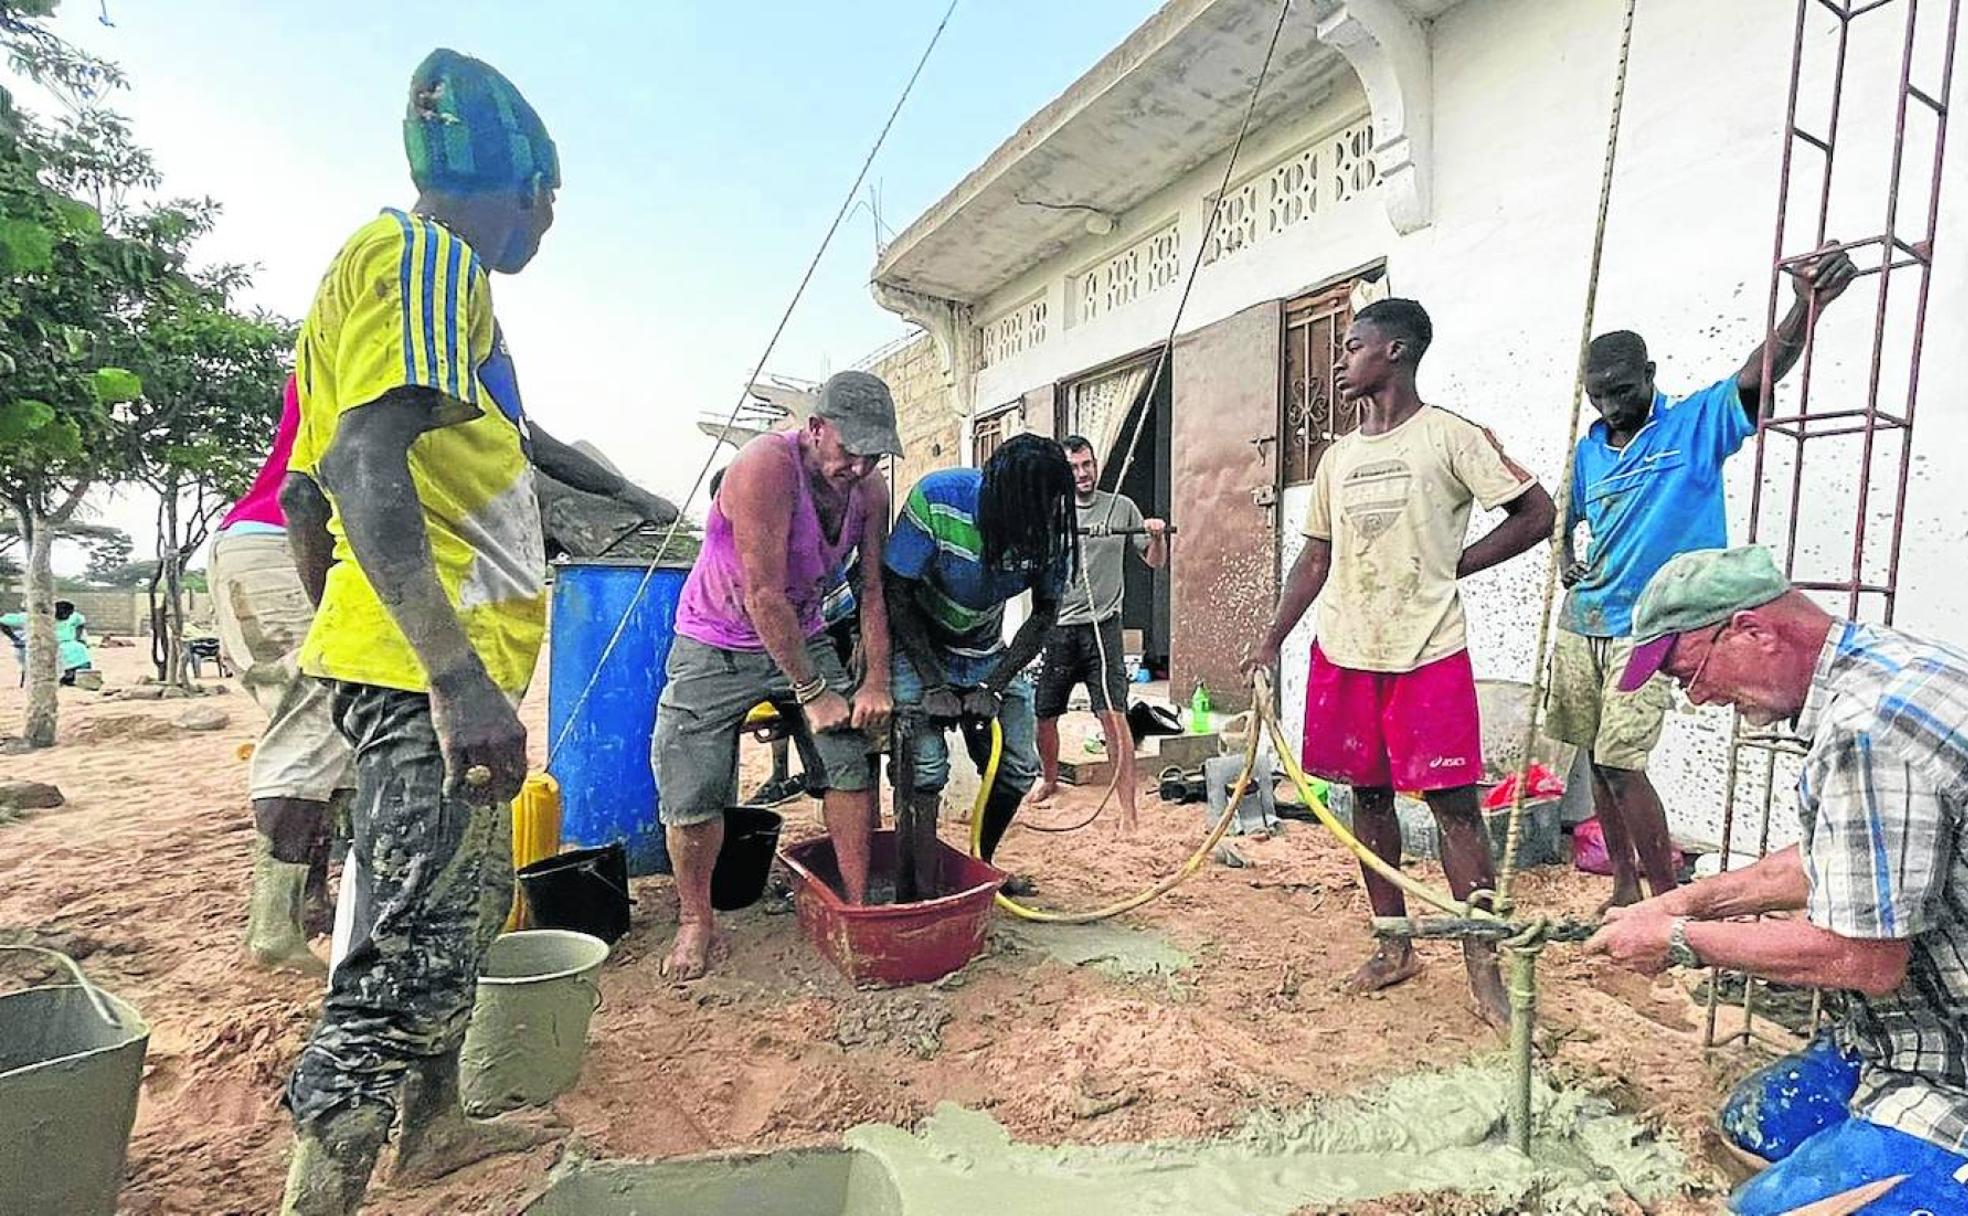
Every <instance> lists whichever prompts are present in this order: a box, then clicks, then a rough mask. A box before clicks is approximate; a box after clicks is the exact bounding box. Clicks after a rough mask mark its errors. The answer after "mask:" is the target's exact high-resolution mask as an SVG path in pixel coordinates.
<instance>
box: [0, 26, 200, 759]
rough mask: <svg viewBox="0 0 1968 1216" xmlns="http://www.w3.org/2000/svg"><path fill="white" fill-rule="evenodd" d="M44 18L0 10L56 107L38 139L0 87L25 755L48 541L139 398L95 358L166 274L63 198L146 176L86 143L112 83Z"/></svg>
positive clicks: (46, 720)
mask: <svg viewBox="0 0 1968 1216" xmlns="http://www.w3.org/2000/svg"><path fill="white" fill-rule="evenodd" d="M53 8H54V4H53V3H52V2H51V0H0V50H4V52H5V53H6V56H7V59H8V62H9V64H10V65H11V66H12V67H13V68H14V69H15V70H16V71H17V72H19V73H21V74H23V75H25V76H26V77H28V78H29V79H31V80H33V81H35V82H37V83H38V84H40V85H42V86H43V87H44V88H46V89H47V90H48V91H49V92H51V93H52V94H53V95H54V96H55V97H56V98H57V99H58V100H59V101H60V102H61V104H62V105H64V106H65V107H66V108H67V110H68V115H67V117H66V118H65V119H63V120H62V121H61V122H60V123H59V124H58V125H57V127H56V129H55V130H53V131H50V130H49V129H47V128H44V127H43V126H41V125H40V124H39V123H37V122H35V121H34V120H33V119H32V118H31V117H30V116H29V115H27V114H26V113H25V112H23V111H21V110H19V109H18V108H17V107H16V106H15V105H14V102H13V98H12V96H11V94H8V93H6V92H5V91H4V90H0V504H4V505H5V506H7V507H9V508H11V510H12V512H13V513H14V515H15V516H16V518H17V519H18V521H19V525H20V528H21V531H22V532H23V534H24V536H25V539H26V545H27V563H26V566H27V569H26V593H27V594H26V600H27V611H28V656H27V657H28V703H27V714H26V720H25V722H24V724H23V730H22V735H23V737H24V738H25V740H26V742H27V743H28V745H29V746H34V747H46V746H48V745H50V744H52V743H53V742H54V737H55V717H56V709H57V707H56V700H55V687H56V679H57V673H56V655H55V639H54V604H53V589H54V571H53V568H52V565H51V559H52V553H53V548H54V540H55V537H56V535H57V532H58V530H59V529H60V528H61V527H62V526H64V525H65V524H67V523H69V522H70V521H71V520H72V518H73V516H74V515H75V512H76V510H77V508H79V507H80V506H81V504H82V500H83V498H84V497H85V496H86V495H87V494H88V492H89V490H90V489H91V488H92V487H93V486H95V485H97V484H98V483H99V482H100V481H101V480H103V478H104V477H105V475H107V474H109V473H110V472H111V471H112V470H111V469H110V467H109V466H110V462H112V461H113V460H115V459H116V458H117V455H118V454H119V453H120V452H122V451H123V450H124V447H123V445H122V444H121V443H119V442H118V438H119V437H118V435H117V431H118V428H119V425H120V420H119V419H118V418H117V416H116V411H117V408H118V407H119V406H121V405H123V404H125V403H127V402H130V401H132V400H134V399H136V397H137V396H138V395H139V394H140V392H141V389H142V385H141V383H140V382H139V381H138V379H137V377H136V376H135V375H134V374H132V373H131V372H129V371H127V370H125V369H123V368H120V367H117V366H116V365H114V364H113V363H111V362H110V361H109V360H108V358H107V357H106V351H107V350H108V349H109V347H110V346H111V345H112V342H113V339H114V338H115V337H116V336H117V334H118V331H119V330H121V329H123V328H125V327H126V326H127V324H128V318H129V317H130V316H131V315H133V314H134V312H135V311H136V309H137V306H138V305H139V304H140V303H141V301H142V300H143V298H144V297H145V295H146V294H147V293H148V292H150V291H151V290H153V289H154V288H155V287H156V286H157V285H158V284H159V283H160V282H162V281H163V280H164V279H166V278H167V277H169V276H170V274H171V273H173V270H174V268H173V267H172V266H170V265H169V261H168V257H167V256H166V255H164V254H162V253H160V251H158V250H156V249H154V248H151V247H149V246H146V245H145V244H143V243H142V242H140V241H136V240H131V239H127V238H125V237H123V236H121V235H119V234H117V233H115V232H113V231H111V229H110V228H109V226H108V225H106V224H105V222H104V216H103V211H102V209H101V207H100V206H97V205H92V204H91V203H90V202H85V201H83V200H82V199H81V198H78V197H77V196H76V195H75V193H74V192H73V191H71V190H69V189H67V188H65V185H66V183H67V182H68V181H71V180H76V179H88V180H90V181H92V182H93V183H94V184H96V185H98V186H101V185H113V186H115V187H116V188H117V189H121V188H127V187H131V186H148V185H149V184H152V183H154V181H155V172H154V170H153V169H152V168H151V166H150V163H149V160H148V158H146V157H143V156H141V155H140V154H139V155H136V156H135V157H134V158H131V157H129V156H128V155H127V154H128V153H130V152H131V151H132V150H133V149H132V146H131V145H130V144H129V142H128V140H127V139H126V140H124V141H123V142H122V144H121V145H102V146H100V147H96V146H95V145H92V144H91V140H92V139H97V138H98V137H99V136H100V134H101V121H102V119H101V115H102V114H104V113H105V112H104V111H101V109H100V107H99V105H98V104H97V103H98V99H99V98H100V97H101V96H102V95H103V93H104V92H106V91H107V90H109V89H112V88H115V87H118V86H120V85H121V83H122V78H121V76H120V74H119V73H118V72H117V71H116V69H115V68H114V67H113V66H111V65H109V64H106V63H103V62H102V61H100V60H98V59H95V58H94V57H92V56H89V55H86V54H84V53H82V52H80V51H78V50H76V49H75V48H73V47H71V46H69V45H68V44H67V43H65V42H63V41H62V40H61V39H59V38H57V37H55V36H54V35H53V34H52V33H50V32H49V31H48V30H47V29H46V28H45V27H44V26H43V25H42V24H41V19H44V18H46V17H47V16H48V14H49V13H50V12H51V11H52V10H53ZM98 143H100V140H98ZM92 147H95V151H90V149H91V148H92ZM118 157H122V158H123V159H122V160H121V161H119V160H118V159H117V158H118ZM112 170H113V171H114V173H115V174H116V175H118V176H116V177H115V178H114V179H113V180H112V176H111V174H112ZM93 193H94V194H95V196H96V200H97V201H100V200H101V199H102V198H103V193H102V191H101V190H95V191H93Z"/></svg>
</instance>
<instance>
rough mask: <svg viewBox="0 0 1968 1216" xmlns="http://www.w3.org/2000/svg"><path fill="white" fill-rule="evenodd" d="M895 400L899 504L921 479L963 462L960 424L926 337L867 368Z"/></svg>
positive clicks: (952, 395)
mask: <svg viewBox="0 0 1968 1216" xmlns="http://www.w3.org/2000/svg"><path fill="white" fill-rule="evenodd" d="M868 370H869V371H871V372H873V373H874V374H875V375H877V376H880V377H881V378H882V379H883V380H885V381H887V382H888V391H889V392H890V393H892V394H894V397H895V421H896V429H897V430H899V431H900V432H901V433H902V448H903V453H904V454H903V456H902V458H901V459H900V460H897V461H896V462H895V479H894V484H895V492H896V497H897V498H898V499H899V498H900V497H901V496H902V495H903V494H906V493H908V491H909V487H911V486H913V485H915V484H916V481H917V480H918V479H919V478H921V477H922V475H923V474H925V473H929V472H932V471H934V470H936V469H947V468H950V467H951V466H953V465H958V464H961V463H963V456H964V451H963V423H962V421H961V420H960V419H959V418H958V417H957V415H956V412H955V410H956V391H955V389H954V388H953V387H952V385H951V384H950V378H949V376H948V375H947V374H946V373H945V372H944V370H943V358H942V356H941V355H939V354H938V353H937V350H936V341H935V339H933V338H931V337H930V336H929V335H928V334H926V333H925V334H920V335H918V336H917V337H916V340H915V341H913V342H910V343H909V344H908V345H906V346H903V347H902V348H901V349H899V350H896V351H894V352H893V353H891V354H888V355H886V356H884V357H882V358H881V359H879V360H877V361H876V362H875V363H874V364H872V365H870V366H869V368H868Z"/></svg>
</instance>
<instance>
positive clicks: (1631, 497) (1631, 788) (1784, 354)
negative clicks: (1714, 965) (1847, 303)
mask: <svg viewBox="0 0 1968 1216" xmlns="http://www.w3.org/2000/svg"><path fill="white" fill-rule="evenodd" d="M1856 274H1857V271H1856V269H1855V268H1854V266H1853V265H1852V259H1851V258H1850V257H1849V256H1848V255H1847V254H1846V253H1845V252H1844V251H1843V250H1841V249H1838V248H1837V247H1836V242H1832V243H1831V244H1829V245H1827V246H1826V250H1825V252H1823V253H1821V254H1820V255H1819V256H1818V257H1817V258H1815V259H1813V260H1811V261H1809V262H1807V263H1804V264H1803V265H1801V266H1800V267H1798V269H1797V270H1796V271H1795V273H1794V276H1793V278H1794V282H1793V286H1794V287H1795V288H1796V300H1795V301H1794V302H1793V303H1792V305H1791V308H1790V311H1789V313H1788V314H1787V315H1785V317H1784V318H1783V320H1782V321H1781V322H1780V323H1779V324H1778V326H1777V328H1776V331H1775V333H1774V334H1773V335H1772V338H1771V341H1770V344H1769V345H1770V350H1769V355H1770V371H1771V374H1772V376H1773V377H1776V378H1781V377H1782V376H1783V375H1784V374H1785V373H1786V372H1788V371H1789V370H1790V369H1791V367H1792V366H1793V365H1795V364H1796V362H1797V359H1798V356H1799V355H1801V354H1802V353H1803V351H1804V344H1805V342H1806V340H1807V339H1808V337H1809V335H1810V333H1811V330H1812V328H1813V327H1814V326H1815V325H1816V324H1817V319H1818V316H1819V314H1820V312H1822V310H1823V309H1824V307H1825V305H1827V304H1829V303H1830V302H1831V301H1833V300H1835V299H1837V298H1838V296H1839V295H1840V293H1842V292H1843V291H1844V290H1845V289H1846V288H1847V287H1848V286H1850V285H1851V283H1852V279H1853V278H1854V277H1855V275H1856ZM1763 363H1764V348H1763V346H1761V345H1759V346H1758V347H1757V348H1756V349H1755V350H1753V351H1751V352H1750V354H1749V358H1748V359H1746V360H1744V361H1743V364H1742V367H1741V368H1740V369H1739V370H1738V371H1735V372H1733V373H1731V374H1730V375H1729V376H1727V377H1725V378H1724V379H1722V380H1718V381H1717V382H1715V383H1714V384H1711V385H1709V386H1708V387H1707V388H1704V389H1701V390H1699V391H1698V392H1694V393H1691V394H1689V395H1688V396H1686V397H1681V398H1679V399H1673V398H1669V397H1668V396H1667V395H1666V394H1665V393H1662V392H1661V391H1660V390H1659V389H1657V388H1656V387H1655V386H1654V365H1653V363H1652V362H1650V361H1649V360H1648V358H1647V344H1646V342H1645V341H1644V340H1643V339H1642V338H1641V337H1640V335H1639V334H1636V333H1633V332H1631V331H1629V330H1620V331H1617V332H1614V333H1609V334H1602V335H1600V336H1599V337H1597V338H1594V339H1593V340H1592V345H1591V346H1590V347H1589V348H1588V351H1587V355H1586V370H1585V392H1586V396H1587V397H1588V398H1589V399H1590V400H1591V402H1592V408H1593V409H1595V410H1597V411H1598V412H1599V419H1600V420H1599V421H1598V422H1595V423H1593V424H1592V427H1591V429H1590V430H1589V431H1588V432H1587V433H1586V436H1585V438H1583V439H1581V440H1579V444H1578V448H1577V450H1576V451H1575V452H1574V453H1573V456H1572V495H1571V500H1570V502H1569V505H1568V507H1567V513H1566V518H1565V538H1564V544H1563V546H1562V550H1561V553H1560V561H1561V562H1562V563H1563V568H1564V582H1565V586H1566V587H1568V588H1570V591H1569V593H1568V594H1567V596H1566V597H1565V605H1564V609H1563V611H1562V613H1561V615H1560V616H1559V632H1558V638H1557V644H1556V646H1555V647H1554V649H1553V651H1552V655H1551V694H1550V700H1549V701H1548V703H1547V706H1546V723H1545V728H1546V732H1547V733H1548V734H1549V735H1550V736H1551V737H1552V738H1554V739H1558V740H1560V741H1562V742H1566V743H1573V744H1577V745H1578V746H1579V747H1582V748H1585V749H1587V751H1588V753H1589V754H1590V756H1591V764H1592V785H1593V808H1594V810H1595V812H1596V813H1597V815H1598V817H1599V822H1600V825H1601V827H1602V828H1603V829H1604V830H1605V834H1606V853H1607V855H1608V857H1609V858H1610V859H1611V861H1612V864H1613V894H1612V898H1611V899H1610V900H1609V901H1608V906H1623V905H1626V904H1631V903H1634V902H1636V901H1637V900H1639V898H1640V877H1641V875H1642V873H1644V874H1645V876H1646V879H1647V885H1648V887H1649V888H1651V890H1652V892H1653V894H1655V895H1659V894H1662V893H1663V892H1665V891H1667V890H1669V889H1671V888H1672V887H1673V886H1674V884H1675V870H1676V868H1677V866H1676V862H1677V860H1678V859H1677V858H1676V856H1675V853H1674V845H1673V841H1672V840H1671V839H1670V838H1669V836H1668V831H1667V814H1666V812H1665V811H1663V810H1662V808H1661V802H1660V795H1659V794H1657V793H1656V792H1655V791H1654V787H1653V783H1652V782H1650V781H1648V780H1647V771H1646V770H1647V757H1648V755H1649V754H1650V753H1651V752H1652V751H1653V750H1654V744H1655V743H1657V742H1658V741H1659V740H1660V733H1661V725H1662V720H1663V718H1664V716H1665V714H1666V712H1667V706H1668V702H1669V700H1670V699H1671V697H1672V695H1673V694H1672V690H1671V689H1670V688H1669V686H1668V685H1667V683H1666V682H1665V681H1661V680H1655V681H1653V682H1651V683H1649V684H1648V685H1646V686H1645V687H1643V688H1641V689H1639V690H1638V691H1635V692H1621V691H1620V690H1619V688H1618V682H1619V678H1620V674H1621V672H1623V671H1624V670H1625V667H1626V660H1627V656H1628V655H1629V653H1630V652H1631V651H1632V648H1633V647H1632V642H1631V639H1630V637H1629V635H1630V634H1631V633H1632V629H1633V605H1634V602H1635V601H1636V600H1638V599H1639V597H1640V591H1641V589H1642V588H1644V587H1645V586H1646V585H1647V580H1648V579H1650V578H1652V577H1653V576H1654V574H1655V572H1656V571H1658V570H1659V569H1660V568H1661V567H1662V566H1663V565H1665V564H1666V563H1667V562H1668V560H1669V559H1671V558H1673V557H1674V556H1676V555H1677V554H1681V553H1686V552H1689V551H1690V550H1694V549H1719V548H1723V547H1725V546H1727V544H1728V543H1729V541H1728V516H1727V510H1726V507H1725V504H1724V502H1723V497H1722V464H1723V462H1724V461H1725V460H1727V459H1728V458H1729V457H1730V456H1732V455H1734V454H1735V452H1736V451H1737V450H1738V449H1739V448H1741V447H1742V445H1743V441H1744V440H1746V439H1748V438H1749V437H1750V436H1752V435H1754V434H1755V433H1756V428H1757V425H1758V423H1759V422H1760V421H1761V419H1762V418H1763V417H1766V416H1767V415H1766V414H1764V413H1762V412H1761V411H1762V410H1764V409H1765V408H1766V407H1765V406H1764V405H1763V402H1762V398H1763ZM1771 399H1772V401H1774V400H1775V397H1774V394H1773V395H1772V398H1771ZM1580 523H1584V524H1585V525H1586V529H1587V531H1588V533H1589V537H1590V539H1589V542H1588V548H1587V550H1586V556H1585V558H1584V559H1583V560H1581V559H1580V558H1579V557H1578V550H1577V548H1576V541H1575V539H1574V534H1575V532H1576V531H1577V528H1578V525H1579V524H1580Z"/></svg>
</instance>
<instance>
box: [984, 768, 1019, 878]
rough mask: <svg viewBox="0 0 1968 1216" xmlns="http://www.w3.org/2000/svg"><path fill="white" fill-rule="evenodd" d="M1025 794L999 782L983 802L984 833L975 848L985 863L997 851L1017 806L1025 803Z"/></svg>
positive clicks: (1016, 810) (1016, 811)
mask: <svg viewBox="0 0 1968 1216" xmlns="http://www.w3.org/2000/svg"><path fill="white" fill-rule="evenodd" d="M1025 794H1026V791H1025V790H1018V789H1011V788H1009V787H1008V786H1006V785H1005V784H1004V783H1003V782H1002V781H1001V782H999V783H998V784H997V785H996V786H995V787H993V788H992V790H991V796H990V797H989V798H986V799H985V800H984V831H983V834H982V835H981V836H980V837H979V839H978V844H977V847H978V852H979V853H980V854H982V856H983V858H984V860H985V861H989V860H991V854H993V853H995V852H997V851H998V842H999V841H1000V840H1003V839H1004V834H1005V832H1006V830H1007V829H1009V828H1010V827H1011V817H1012V816H1013V815H1016V814H1017V813H1018V804H1019V803H1021V802H1023V801H1025Z"/></svg>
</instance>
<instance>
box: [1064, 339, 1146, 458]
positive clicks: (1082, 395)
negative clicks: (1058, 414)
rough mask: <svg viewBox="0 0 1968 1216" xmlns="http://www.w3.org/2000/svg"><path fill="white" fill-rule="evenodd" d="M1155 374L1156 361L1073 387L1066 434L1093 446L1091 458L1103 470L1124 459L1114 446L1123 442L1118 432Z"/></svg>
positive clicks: (1120, 369) (1125, 423) (1090, 379)
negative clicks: (1110, 463)
mask: <svg viewBox="0 0 1968 1216" xmlns="http://www.w3.org/2000/svg"><path fill="white" fill-rule="evenodd" d="M1154 370H1155V361H1154V360H1153V359H1149V360H1146V361H1144V362H1141V363H1136V364H1132V365H1131V366H1128V367H1122V368H1116V369H1115V370H1113V371H1111V372H1108V373H1106V374H1105V375H1101V376H1094V377H1091V378H1089V379H1086V380H1082V381H1080V382H1079V383H1078V384H1075V385H1074V386H1073V395H1072V399H1071V400H1070V401H1069V402H1068V403H1067V409H1066V431H1067V434H1069V435H1084V436H1086V437H1087V439H1088V440H1090V441H1091V442H1092V443H1093V450H1094V454H1095V455H1097V456H1099V457H1100V461H1101V464H1102V466H1103V468H1104V466H1105V465H1106V464H1107V463H1108V462H1110V461H1116V460H1120V459H1121V458H1122V456H1123V455H1125V453H1124V452H1123V451H1121V450H1119V449H1117V448H1116V447H1115V444H1116V442H1120V443H1125V442H1126V436H1124V435H1122V434H1121V428H1122V427H1123V426H1125V425H1127V417H1128V411H1129V410H1130V409H1132V408H1133V407H1134V402H1135V398H1137V397H1139V396H1141V390H1142V388H1143V387H1144V386H1146V385H1147V383H1148V377H1149V375H1150V374H1151V373H1153V372H1154Z"/></svg>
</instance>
